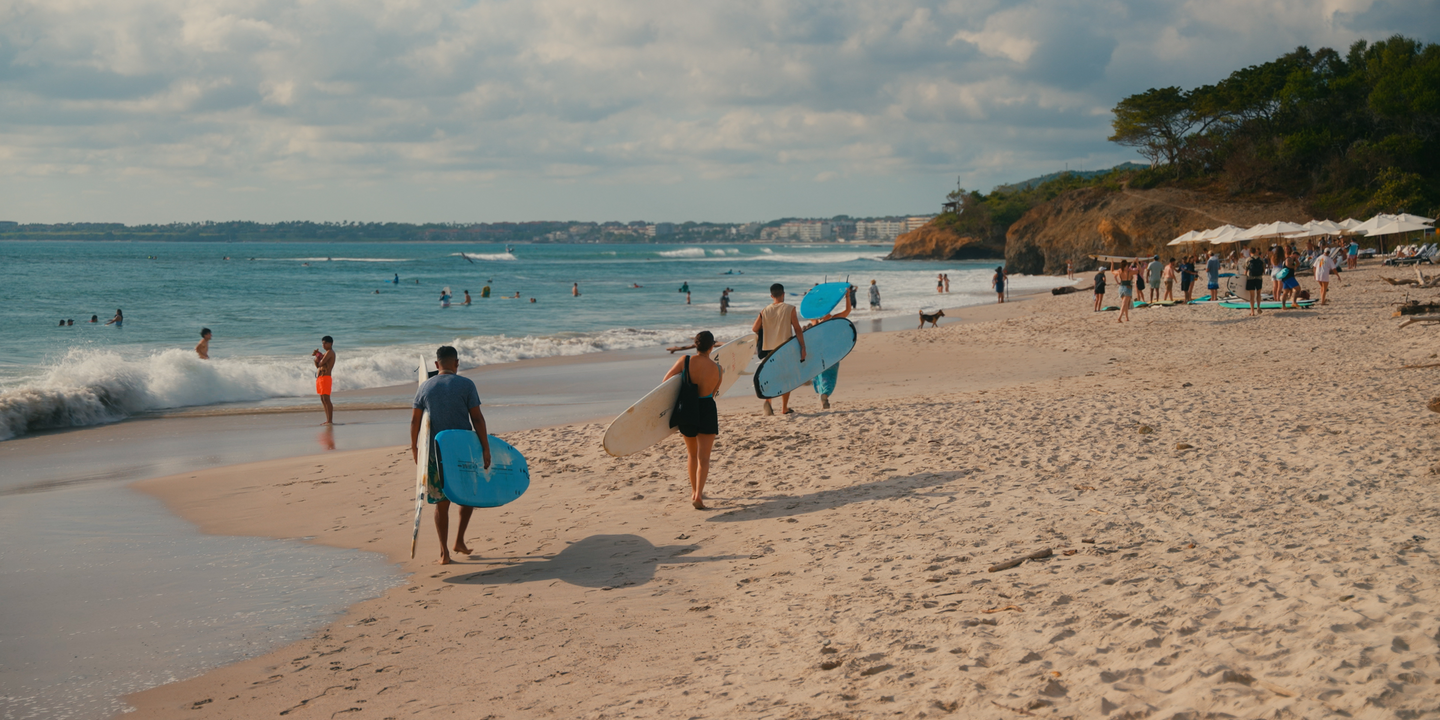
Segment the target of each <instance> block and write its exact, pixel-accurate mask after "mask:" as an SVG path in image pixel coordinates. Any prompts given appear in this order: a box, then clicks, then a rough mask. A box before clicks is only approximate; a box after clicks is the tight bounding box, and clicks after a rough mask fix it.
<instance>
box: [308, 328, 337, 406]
mask: <svg viewBox="0 0 1440 720" xmlns="http://www.w3.org/2000/svg"><path fill="white" fill-rule="evenodd" d="M320 347H323V348H325V352H323V353H322V352H320V351H319V350H318V349H317V350H316V351H315V352H313V353H311V357H312V358H313V359H314V360H315V394H316V395H319V396H320V405H321V406H322V407H324V408H325V424H326V425H334V424H335V406H334V405H331V404H330V389H331V387H332V386H333V385H334V380H335V378H334V376H333V375H332V374H331V373H333V372H334V371H335V338H332V337H330V336H329V335H326V336H325V337H322V338H320Z"/></svg>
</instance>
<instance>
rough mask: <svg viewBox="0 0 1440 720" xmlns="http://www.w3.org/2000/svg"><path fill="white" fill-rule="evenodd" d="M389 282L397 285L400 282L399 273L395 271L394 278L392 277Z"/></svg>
mask: <svg viewBox="0 0 1440 720" xmlns="http://www.w3.org/2000/svg"><path fill="white" fill-rule="evenodd" d="M390 282H392V283H395V284H396V285H399V284H400V273H395V279H394V280H391V281H390Z"/></svg>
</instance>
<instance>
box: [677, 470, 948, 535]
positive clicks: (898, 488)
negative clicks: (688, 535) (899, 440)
mask: <svg viewBox="0 0 1440 720" xmlns="http://www.w3.org/2000/svg"><path fill="white" fill-rule="evenodd" d="M969 475H970V472H969V471H959V472H957V471H950V472H940V473H923V474H919V475H904V476H900V475H897V476H892V477H888V478H885V479H882V480H872V481H870V482H867V483H861V484H859V485H847V486H845V487H842V488H831V489H829V490H818V491H816V492H812V493H806V494H804V495H769V496H765V497H756V498H746V499H744V500H741V501H737V502H740V503H748V504H746V505H744V506H742V507H737V508H735V509H733V510H729V511H727V512H723V513H720V514H719V515H715V516H713V517H711V518H709V519H708V520H707V521H706V522H747V521H750V520H761V519H765V518H777V517H791V516H794V515H804V514H806V513H812V512H819V511H821V510H830V509H833V508H837V507H840V506H842V505H849V504H850V503H855V502H864V501H867V500H886V499H889V498H897V497H907V496H918V497H944V498H950V499H952V500H953V499H954V497H955V494H954V493H952V492H939V491H932V492H921V491H922V490H926V489H928V488H933V487H936V486H940V485H945V484H946V483H950V482H954V481H955V480H958V479H962V478H965V477H969ZM757 501H758V502H757Z"/></svg>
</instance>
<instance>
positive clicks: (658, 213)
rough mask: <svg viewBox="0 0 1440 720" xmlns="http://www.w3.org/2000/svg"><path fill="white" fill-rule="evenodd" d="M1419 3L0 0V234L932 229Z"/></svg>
mask: <svg viewBox="0 0 1440 720" xmlns="http://www.w3.org/2000/svg"><path fill="white" fill-rule="evenodd" d="M1437 27H1440V8H1437V6H1436V3H1435V1H1434V0H1408V1H1404V2H1402V1H1400V0H1391V1H1388V2H1387V1H1386V0H1272V1H1266V0H1073V1H1067V0H1059V1H1048V0H1047V1H1044V2H1023V1H1022V2H996V1H991V0H952V1H950V2H928V1H924V0H872V1H866V2H862V1H857V0H826V1H821V0H729V1H727V2H705V3H684V2H680V3H677V2H674V0H498V1H497V0H34V1H31V0H0V220H5V219H10V220H19V221H23V222H61V221H119V222H129V223H136V222H171V221H191V220H206V219H210V220H231V219H246V220H259V221H274V220H290V219H310V220H382V221H383V220H396V221H421V220H440V221H462V222H464V221H497V220H534V219H557V220H558V219H573V220H637V219H649V220H685V219H693V220H714V221H745V220H764V219H771V218H775V217H780V216H790V215H800V216H830V215H835V214H842V213H844V214H850V215H857V216H858V215H884V214H908V213H922V212H925V213H928V212H934V211H935V210H937V209H938V204H939V202H940V201H941V200H942V199H943V196H944V194H945V193H946V192H947V191H949V190H951V189H953V188H954V187H955V184H956V181H957V178H959V181H960V182H961V183H963V184H964V186H965V187H967V188H980V189H982V190H988V189H990V188H991V187H992V186H994V185H996V184H998V183H1002V182H1008V181H1014V180H1020V179H1024V178H1027V177H1032V176H1034V175H1038V174H1042V173H1046V172H1052V171H1055V170H1060V169H1063V168H1064V167H1066V166H1067V164H1068V166H1069V167H1070V168H1072V169H1093V168H1101V167H1109V166H1111V165H1114V164H1116V163H1119V162H1123V161H1125V160H1132V159H1138V158H1137V157H1136V156H1135V155H1134V154H1133V153H1132V152H1130V151H1128V150H1126V149H1124V148H1120V147H1117V146H1114V145H1112V144H1110V143H1107V142H1106V141H1105V137H1106V136H1107V135H1108V134H1109V132H1108V131H1109V121H1110V113H1109V110H1110V108H1111V107H1113V106H1114V104H1115V102H1116V101H1117V100H1118V99H1120V98H1122V97H1124V96H1126V95H1129V94H1132V93H1137V92H1142V91H1144V90H1145V89H1147V88H1150V87H1157V86H1164V85H1181V86H1185V87H1190V86H1193V85H1196V84H1201V83H1207V82H1214V81H1215V80H1217V79H1219V78H1221V77H1223V76H1224V75H1226V74H1227V73H1228V72H1230V71H1231V70H1233V69H1236V68H1238V67H1241V66H1243V65H1248V64H1254V63H1259V62H1264V61H1266V60H1270V59H1273V58H1274V57H1276V56H1278V55H1279V54H1281V53H1283V52H1285V51H1288V50H1291V49H1293V48H1295V47H1296V46H1298V45H1308V46H1310V47H1311V48H1318V47H1321V46H1330V47H1337V48H1345V47H1348V46H1349V44H1350V43H1351V42H1353V41H1354V40H1356V39H1361V38H1363V39H1369V40H1377V39H1383V38H1385V37H1387V36H1389V35H1391V34H1393V33H1396V32H1401V33H1404V34H1406V35H1408V36H1410V37H1417V38H1419V39H1422V40H1426V41H1430V42H1434V41H1436V40H1437V39H1440V38H1437V37H1436V35H1437Z"/></svg>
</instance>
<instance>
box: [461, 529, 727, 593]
mask: <svg viewBox="0 0 1440 720" xmlns="http://www.w3.org/2000/svg"><path fill="white" fill-rule="evenodd" d="M699 549H700V546H699V545H666V546H663V547H656V546H654V545H652V544H651V543H650V541H649V540H647V539H645V538H643V537H640V536H639V535H591V536H590V537H587V538H585V539H583V540H579V541H576V542H574V543H571V544H570V545H569V546H568V547H566V548H565V549H564V550H561V551H560V552H559V553H556V554H555V555H550V556H548V557H540V558H526V559H522V560H519V561H515V562H507V564H505V565H503V566H502V567H495V568H491V569H489V570H481V571H480V572H473V573H469V574H466V575H458V576H456V577H452V578H446V579H445V582H448V583H455V584H458V585H505V584H509V583H521V582H544V581H548V580H564V581H565V582H567V583H570V584H571V585H579V586H581V587H590V588H612V587H624V586H627V585H644V584H645V583H648V582H650V581H651V580H652V579H654V577H655V567H656V566H657V565H659V564H661V563H667V564H676V563H705V562H719V561H723V560H735V559H739V558H742V557H744V556H743V555H717V556H704V557H691V556H690V553H693V552H695V551H696V550H699Z"/></svg>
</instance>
